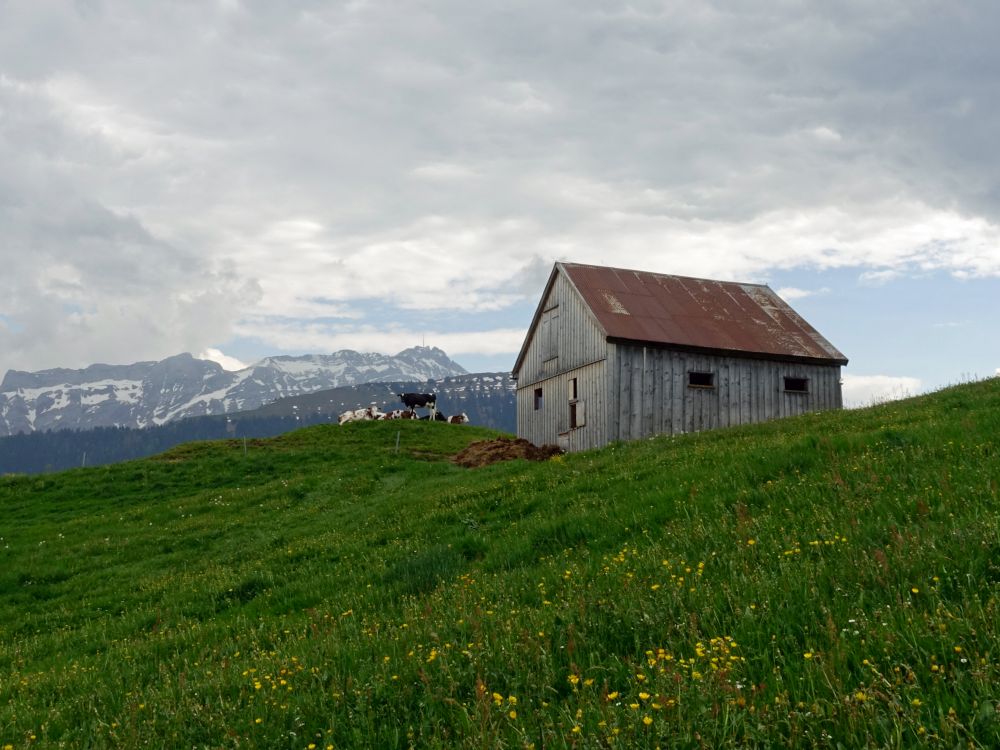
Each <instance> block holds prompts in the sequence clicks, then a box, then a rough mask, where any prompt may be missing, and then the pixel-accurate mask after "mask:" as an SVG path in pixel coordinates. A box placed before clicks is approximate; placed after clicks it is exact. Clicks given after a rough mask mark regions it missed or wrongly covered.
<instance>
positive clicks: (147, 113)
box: [0, 0, 1000, 370]
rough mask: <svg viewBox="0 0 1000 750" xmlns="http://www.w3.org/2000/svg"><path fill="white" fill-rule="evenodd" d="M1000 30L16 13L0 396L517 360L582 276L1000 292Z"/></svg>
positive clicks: (478, 16)
mask: <svg viewBox="0 0 1000 750" xmlns="http://www.w3.org/2000/svg"><path fill="white" fill-rule="evenodd" d="M998 26H1000V6H998V5H996V4H995V3H987V2H985V1H982V2H972V3H968V4H964V5H961V6H955V5H953V4H944V3H937V2H929V3H912V2H908V1H904V0H895V1H894V0H887V2H883V3H879V4H877V5H875V6H873V5H871V4H853V5H847V6H831V5H830V4H825V3H819V2H814V3H810V2H806V3H795V4H777V5H771V6H768V7H767V8H766V9H762V8H760V7H753V8H751V7H749V6H748V7H746V8H740V7H739V6H735V5H733V4H730V3H722V2H717V3H711V2H710V3H699V4H682V3H662V2H652V1H651V0H649V1H648V0H640V1H639V2H628V3H625V2H621V3H615V2H612V3H603V4H584V5H582V6H581V5H579V4H576V3H569V2H543V3H531V4H528V3H523V4H517V3H515V4H513V5H511V4H510V3H499V2H484V3H476V4H473V5H470V4H468V3H459V2H439V3H432V4H425V5H423V6H409V5H408V6H401V5H399V4H398V3H392V2H378V1H376V0H372V1H371V2H352V3H344V4H336V5H331V4H327V3H320V2H304V3H300V4H297V5H296V6H295V8H294V9H289V8H287V7H283V6H282V7H279V6H275V5H273V4H267V3H259V2H250V1H246V2H240V1H239V0H227V2H217V3H214V4H212V3H165V2H150V3H142V4H135V3H127V2H124V0H80V2H77V3H75V4H65V3H58V2H54V1H49V0H39V2H32V3H5V4H3V5H0V163H3V164H4V170H3V172H2V174H0V237H2V238H3V241H2V244H0V269H2V274H0V352H3V354H2V355H0V370H3V369H6V367H17V368H20V369H35V368H39V367H50V366H56V365H63V366H78V365H83V364H88V363H90V362H92V361H96V360H105V361H131V360H135V359H144V358H157V357H161V356H166V355H168V354H172V353H175V352H177V351H182V350H188V351H195V352H200V351H205V350H207V349H209V348H216V349H218V348H219V347H220V346H221V345H222V344H223V343H224V342H226V341H227V340H230V339H233V338H240V339H243V340H247V341H254V342H257V344H258V345H259V346H262V347H263V346H266V347H269V348H271V350H272V351H273V350H289V351H290V350H296V349H321V350H332V349H333V348H336V347H340V346H351V348H364V349H382V350H386V351H393V350H398V349H401V348H404V347H405V346H407V345H411V344H413V343H415V341H414V337H416V336H418V335H425V334H426V333H427V332H431V333H433V334H434V336H435V339H434V343H435V344H436V345H438V346H442V348H445V349H446V350H447V351H449V352H450V353H461V352H463V351H470V352H479V353H503V352H514V351H516V350H517V348H518V346H519V345H520V336H521V333H522V332H523V328H521V327H520V326H515V325H512V324H511V321H510V320H509V319H508V320H506V321H505V320H503V319H501V318H500V317H498V316H502V315H503V314H505V313H508V314H509V313H510V311H512V310H518V311H519V312H518V314H519V315H520V316H521V319H520V322H521V324H522V325H526V323H527V320H525V319H524V315H525V310H526V309H528V308H530V307H531V306H533V303H534V298H535V296H536V295H537V293H538V291H539V289H540V285H541V283H542V281H543V280H544V277H545V274H546V273H547V270H548V267H549V265H550V264H551V262H552V261H553V260H556V259H567V260H576V261H581V262H593V263H607V264H612V265H619V266H626V267H639V268H644V269H648V270H654V271H660V272H667V273H680V274H688V275H695V276H711V277H719V278H739V279H744V280H748V281H753V280H758V279H760V278H763V277H765V276H766V275H767V274H768V273H770V272H772V271H774V270H775V269H782V270H787V269H795V268H807V269H856V270H857V272H858V273H859V274H862V275H863V276H864V279H865V281H866V283H871V284H881V283H886V281H887V280H889V279H892V278H896V277H899V276H901V275H912V274H926V273H931V272H939V273H947V274H952V275H955V276H959V277H964V278H995V277H998V276H1000V169H998V167H1000V165H998V163H997V160H998V158H1000V157H998V156H997V150H996V148H995V134H996V133H997V132H1000V97H997V96H996V84H995V76H994V75H993V71H996V70H998V69H1000V46H998V45H996V44H995V40H994V39H993V33H992V30H994V29H996V28H997V27H998ZM783 291H784V292H785V293H786V296H787V298H789V299H795V298H796V295H797V296H798V298H802V297H803V296H804V295H805V294H807V293H808V294H814V293H816V292H810V291H809V290H804V289H801V288H797V287H788V288H786V289H784V290H783ZM529 314H530V313H529ZM518 331H520V332H518ZM350 342H354V345H352V344H351V343H350ZM449 347H451V348H449Z"/></svg>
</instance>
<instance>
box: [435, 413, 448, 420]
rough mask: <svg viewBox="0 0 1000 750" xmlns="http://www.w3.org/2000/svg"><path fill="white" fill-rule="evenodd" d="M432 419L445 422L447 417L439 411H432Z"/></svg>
mask: <svg viewBox="0 0 1000 750" xmlns="http://www.w3.org/2000/svg"><path fill="white" fill-rule="evenodd" d="M434 421H435V422H447V421H448V417H446V416H445V415H444V414H442V413H441V412H435V413H434Z"/></svg>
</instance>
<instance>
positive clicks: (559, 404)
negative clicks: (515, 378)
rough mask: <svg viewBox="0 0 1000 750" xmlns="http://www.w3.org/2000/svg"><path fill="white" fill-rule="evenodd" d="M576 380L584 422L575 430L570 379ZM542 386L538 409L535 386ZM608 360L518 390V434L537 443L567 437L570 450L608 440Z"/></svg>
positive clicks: (580, 448)
mask: <svg viewBox="0 0 1000 750" xmlns="http://www.w3.org/2000/svg"><path fill="white" fill-rule="evenodd" d="M571 378H576V379H577V381H576V383H577V401H578V403H579V404H582V406H580V407H579V408H580V410H581V412H582V415H583V420H584V423H583V425H582V426H580V427H577V428H576V429H575V430H570V429H569V403H570V401H569V396H570V390H569V382H570V379H571ZM536 388H541V389H542V408H541V409H539V410H535V389H536ZM606 394H607V387H606V383H605V363H604V362H603V361H601V362H594V363H591V364H589V365H584V366H583V367H578V368H576V369H573V370H570V371H569V372H565V373H561V374H559V375H557V376H555V377H551V378H547V379H545V380H540V381H535V382H534V383H530V384H528V385H524V386H522V385H521V383H520V381H519V382H518V389H517V436H518V437H522V438H525V439H526V440H530V441H531V442H532V443H534V444H535V445H544V444H546V443H553V444H559V442H560V440H559V436H560V434H562V435H563V436H564V440H565V443H564V447H566V448H567V450H573V451H576V450H587V449H590V448H599V447H600V446H602V445H604V444H606V443H607V437H606V436H607V423H606V420H605V414H606V411H607V410H606V408H605V398H606Z"/></svg>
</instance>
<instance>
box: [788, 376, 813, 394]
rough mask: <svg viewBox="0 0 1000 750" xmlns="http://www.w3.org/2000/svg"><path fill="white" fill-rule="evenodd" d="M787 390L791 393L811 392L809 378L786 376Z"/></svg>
mask: <svg viewBox="0 0 1000 750" xmlns="http://www.w3.org/2000/svg"><path fill="white" fill-rule="evenodd" d="M785 390H786V391H789V392H791V393H809V379H808V378H790V377H788V376H787V375H786V376H785Z"/></svg>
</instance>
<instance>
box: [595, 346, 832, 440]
mask: <svg viewBox="0 0 1000 750" xmlns="http://www.w3.org/2000/svg"><path fill="white" fill-rule="evenodd" d="M609 346H610V347H613V351H614V356H611V357H609V359H608V368H609V372H608V395H607V402H608V409H607V414H608V425H607V435H608V440H609V441H610V440H635V439H638V438H643V437H648V436H650V435H655V434H659V433H668V434H669V433H680V432H698V431H701V430H711V429H715V428H717V427H728V426H730V425H739V424H748V423H751V422H763V421H765V420H769V419H776V418H778V417H790V416H795V415H798V414H804V413H806V412H810V411H820V410H823V409H839V408H841V407H842V396H841V388H840V367H838V366H833V365H811V364H798V363H786V362H776V361H771V360H760V359H749V358H742V357H729V356H716V355H710V354H696V353H690V352H679V351H674V350H670V349H666V348H658V347H648V346H641V345H629V344H622V343H617V344H611V345H609ZM689 372H704V373H712V376H713V382H714V385H713V386H712V387H710V388H704V387H702V388H698V387H691V386H689V385H688V373H689ZM786 376H787V377H793V378H805V379H806V380H807V381H808V391H807V392H805V393H796V392H791V391H786V390H785V380H784V379H785V377H786Z"/></svg>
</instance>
